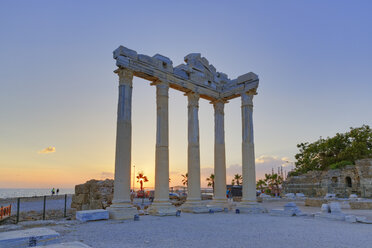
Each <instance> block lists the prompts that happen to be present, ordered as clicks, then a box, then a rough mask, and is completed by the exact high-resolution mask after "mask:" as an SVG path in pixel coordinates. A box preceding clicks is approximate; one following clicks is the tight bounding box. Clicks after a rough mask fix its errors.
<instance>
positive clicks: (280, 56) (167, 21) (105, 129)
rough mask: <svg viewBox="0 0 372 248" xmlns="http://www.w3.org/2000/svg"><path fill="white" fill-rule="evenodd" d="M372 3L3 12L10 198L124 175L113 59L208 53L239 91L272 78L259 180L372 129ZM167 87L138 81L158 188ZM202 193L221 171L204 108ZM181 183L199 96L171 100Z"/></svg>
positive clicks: (140, 119)
mask: <svg viewBox="0 0 372 248" xmlns="http://www.w3.org/2000/svg"><path fill="white" fill-rule="evenodd" d="M371 13H372V2H371V1H367V0H365V1H363V0H356V1H343V0H338V1H332V0H328V1H327V0H315V1H306V2H305V1H294V0H293V1H286V0H283V1H277V0H271V1H270V0H268V1H258V0H257V1H216V0H215V1H83V0H81V1H72V0H65V1H46V0H45V1H26V0H25V1H17V0H9V1H6V0H4V1H1V2H0V86H1V87H0V188H27V187H32V188H50V187H59V188H72V187H73V186H74V185H76V184H79V183H84V182H85V181H87V180H89V179H92V178H96V179H104V178H106V177H109V178H110V177H112V175H113V171H114V159H115V157H114V154H115V135H116V133H115V132H116V109H117V99H118V91H117V88H118V78H117V76H116V75H115V74H114V73H113V70H115V68H116V67H115V61H114V60H113V58H112V51H113V50H114V49H116V48H117V47H118V46H119V45H123V46H126V47H128V48H130V49H133V50H136V51H137V52H138V53H142V54H146V55H150V56H152V55H154V54H156V53H160V54H162V55H165V56H167V57H169V58H170V59H172V61H173V65H174V66H176V65H178V64H180V63H182V62H183V58H184V56H185V55H187V54H189V53H192V52H200V53H201V54H202V56H204V57H206V58H207V59H208V60H209V62H210V63H212V64H213V65H214V66H215V67H216V68H217V70H218V71H222V72H224V73H226V74H228V76H229V77H230V78H231V79H233V78H236V77H237V76H239V75H242V74H244V73H247V72H250V71H253V72H255V73H256V74H258V75H259V77H260V86H259V88H258V95H257V96H255V98H254V117H253V118H254V129H255V148H256V171H257V178H260V177H262V176H263V174H264V173H268V172H271V168H273V167H274V168H275V169H276V168H277V167H278V166H281V165H283V166H285V170H289V169H290V167H291V163H286V161H292V162H293V161H295V160H294V155H295V154H296V152H297V148H296V144H298V143H300V142H304V141H310V142H312V141H315V140H316V139H318V138H319V137H320V136H323V137H326V136H332V135H334V134H335V133H336V132H345V131H347V130H348V128H349V127H351V126H352V127H357V126H361V125H363V124H368V125H372V122H371V121H372V107H371V106H372V96H371V92H372V82H371V79H372V47H371V44H372V28H371V27H372V15H371ZM155 100H156V98H155V87H154V86H150V82H148V81H145V80H142V79H139V78H135V79H134V82H133V109H132V126H133V129H132V137H133V140H132V164H133V165H135V166H136V171H137V172H138V171H139V170H141V171H143V172H144V173H145V174H146V175H147V176H148V177H149V180H150V181H149V183H147V185H145V186H148V187H151V186H152V185H153V184H154V172H155V129H156V126H155V124H156V123H155V116H156V105H155ZM240 111H241V110H240V99H239V98H237V99H234V100H232V101H230V102H229V103H228V104H227V105H226V107H225V135H226V159H227V164H226V166H227V175H228V178H227V182H228V183H229V182H231V176H232V175H233V174H236V173H241V112H240ZM199 119H200V143H201V172H202V180H201V182H202V186H203V187H204V186H206V181H205V178H206V177H207V176H209V175H210V174H211V173H212V172H213V144H214V137H213V128H214V121H213V106H212V105H211V104H210V103H209V102H208V101H206V100H203V99H202V100H201V101H200V108H199ZM169 120H170V124H169V129H170V130H169V131H170V133H169V137H170V141H169V143H170V147H169V149H170V177H171V185H180V184H181V174H184V173H186V170H187V98H186V97H185V96H184V95H183V94H182V93H181V92H178V91H175V90H173V89H170V98H169Z"/></svg>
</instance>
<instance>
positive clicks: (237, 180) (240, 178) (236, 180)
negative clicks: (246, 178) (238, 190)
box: [231, 174, 243, 186]
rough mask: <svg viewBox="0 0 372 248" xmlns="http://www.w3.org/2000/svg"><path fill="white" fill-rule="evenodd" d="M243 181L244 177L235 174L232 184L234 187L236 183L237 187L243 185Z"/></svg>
mask: <svg viewBox="0 0 372 248" xmlns="http://www.w3.org/2000/svg"><path fill="white" fill-rule="evenodd" d="M242 180H243V177H242V175H239V174H235V175H234V178H233V179H232V181H231V184H232V185H235V183H236V185H238V186H239V185H240V184H241V181H242Z"/></svg>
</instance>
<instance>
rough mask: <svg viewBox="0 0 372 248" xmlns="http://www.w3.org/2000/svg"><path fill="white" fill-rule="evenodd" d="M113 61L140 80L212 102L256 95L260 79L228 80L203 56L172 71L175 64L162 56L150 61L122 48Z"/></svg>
mask: <svg viewBox="0 0 372 248" xmlns="http://www.w3.org/2000/svg"><path fill="white" fill-rule="evenodd" d="M114 59H115V60H116V65H117V66H118V67H119V69H122V68H125V69H129V70H131V71H133V74H134V75H135V76H137V77H141V78H144V79H147V80H151V81H156V80H160V81H164V82H167V83H169V86H170V87H171V88H174V89H177V90H181V91H183V92H186V93H187V92H190V91H193V92H196V93H198V94H199V95H200V97H202V98H205V99H208V100H211V101H215V100H218V99H222V100H229V99H232V98H235V97H238V96H240V94H241V93H242V92H250V93H252V92H253V94H255V92H256V91H257V88H258V83H259V79H258V76H257V75H256V74H254V73H253V72H249V73H246V74H244V75H241V76H239V77H238V78H236V79H233V80H231V79H229V78H228V76H227V75H226V74H225V73H222V72H218V71H217V70H216V68H215V67H214V66H213V65H212V64H209V61H208V60H207V59H206V58H204V57H202V56H201V54H200V53H190V54H188V55H187V56H185V58H184V60H185V63H186V64H180V65H178V66H176V67H173V62H172V60H170V59H169V58H168V57H165V56H163V55H160V54H156V55H154V56H152V57H150V56H147V55H144V54H137V52H136V51H134V50H131V49H128V48H126V47H123V46H120V47H119V48H117V49H116V50H115V51H114Z"/></svg>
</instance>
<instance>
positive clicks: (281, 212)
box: [269, 209, 295, 216]
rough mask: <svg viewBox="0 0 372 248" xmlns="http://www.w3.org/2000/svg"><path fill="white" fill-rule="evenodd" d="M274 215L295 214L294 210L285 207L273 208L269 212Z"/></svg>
mask: <svg viewBox="0 0 372 248" xmlns="http://www.w3.org/2000/svg"><path fill="white" fill-rule="evenodd" d="M269 214H270V215H272V216H294V215H295V211H294V210H284V209H271V210H270V212H269Z"/></svg>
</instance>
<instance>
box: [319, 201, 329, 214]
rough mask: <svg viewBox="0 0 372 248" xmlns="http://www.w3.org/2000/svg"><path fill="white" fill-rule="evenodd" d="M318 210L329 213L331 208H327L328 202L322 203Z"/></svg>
mask: <svg viewBox="0 0 372 248" xmlns="http://www.w3.org/2000/svg"><path fill="white" fill-rule="evenodd" d="M320 211H321V212H322V213H330V212H331V209H330V208H329V206H328V204H325V203H324V204H322V206H321V208H320Z"/></svg>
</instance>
